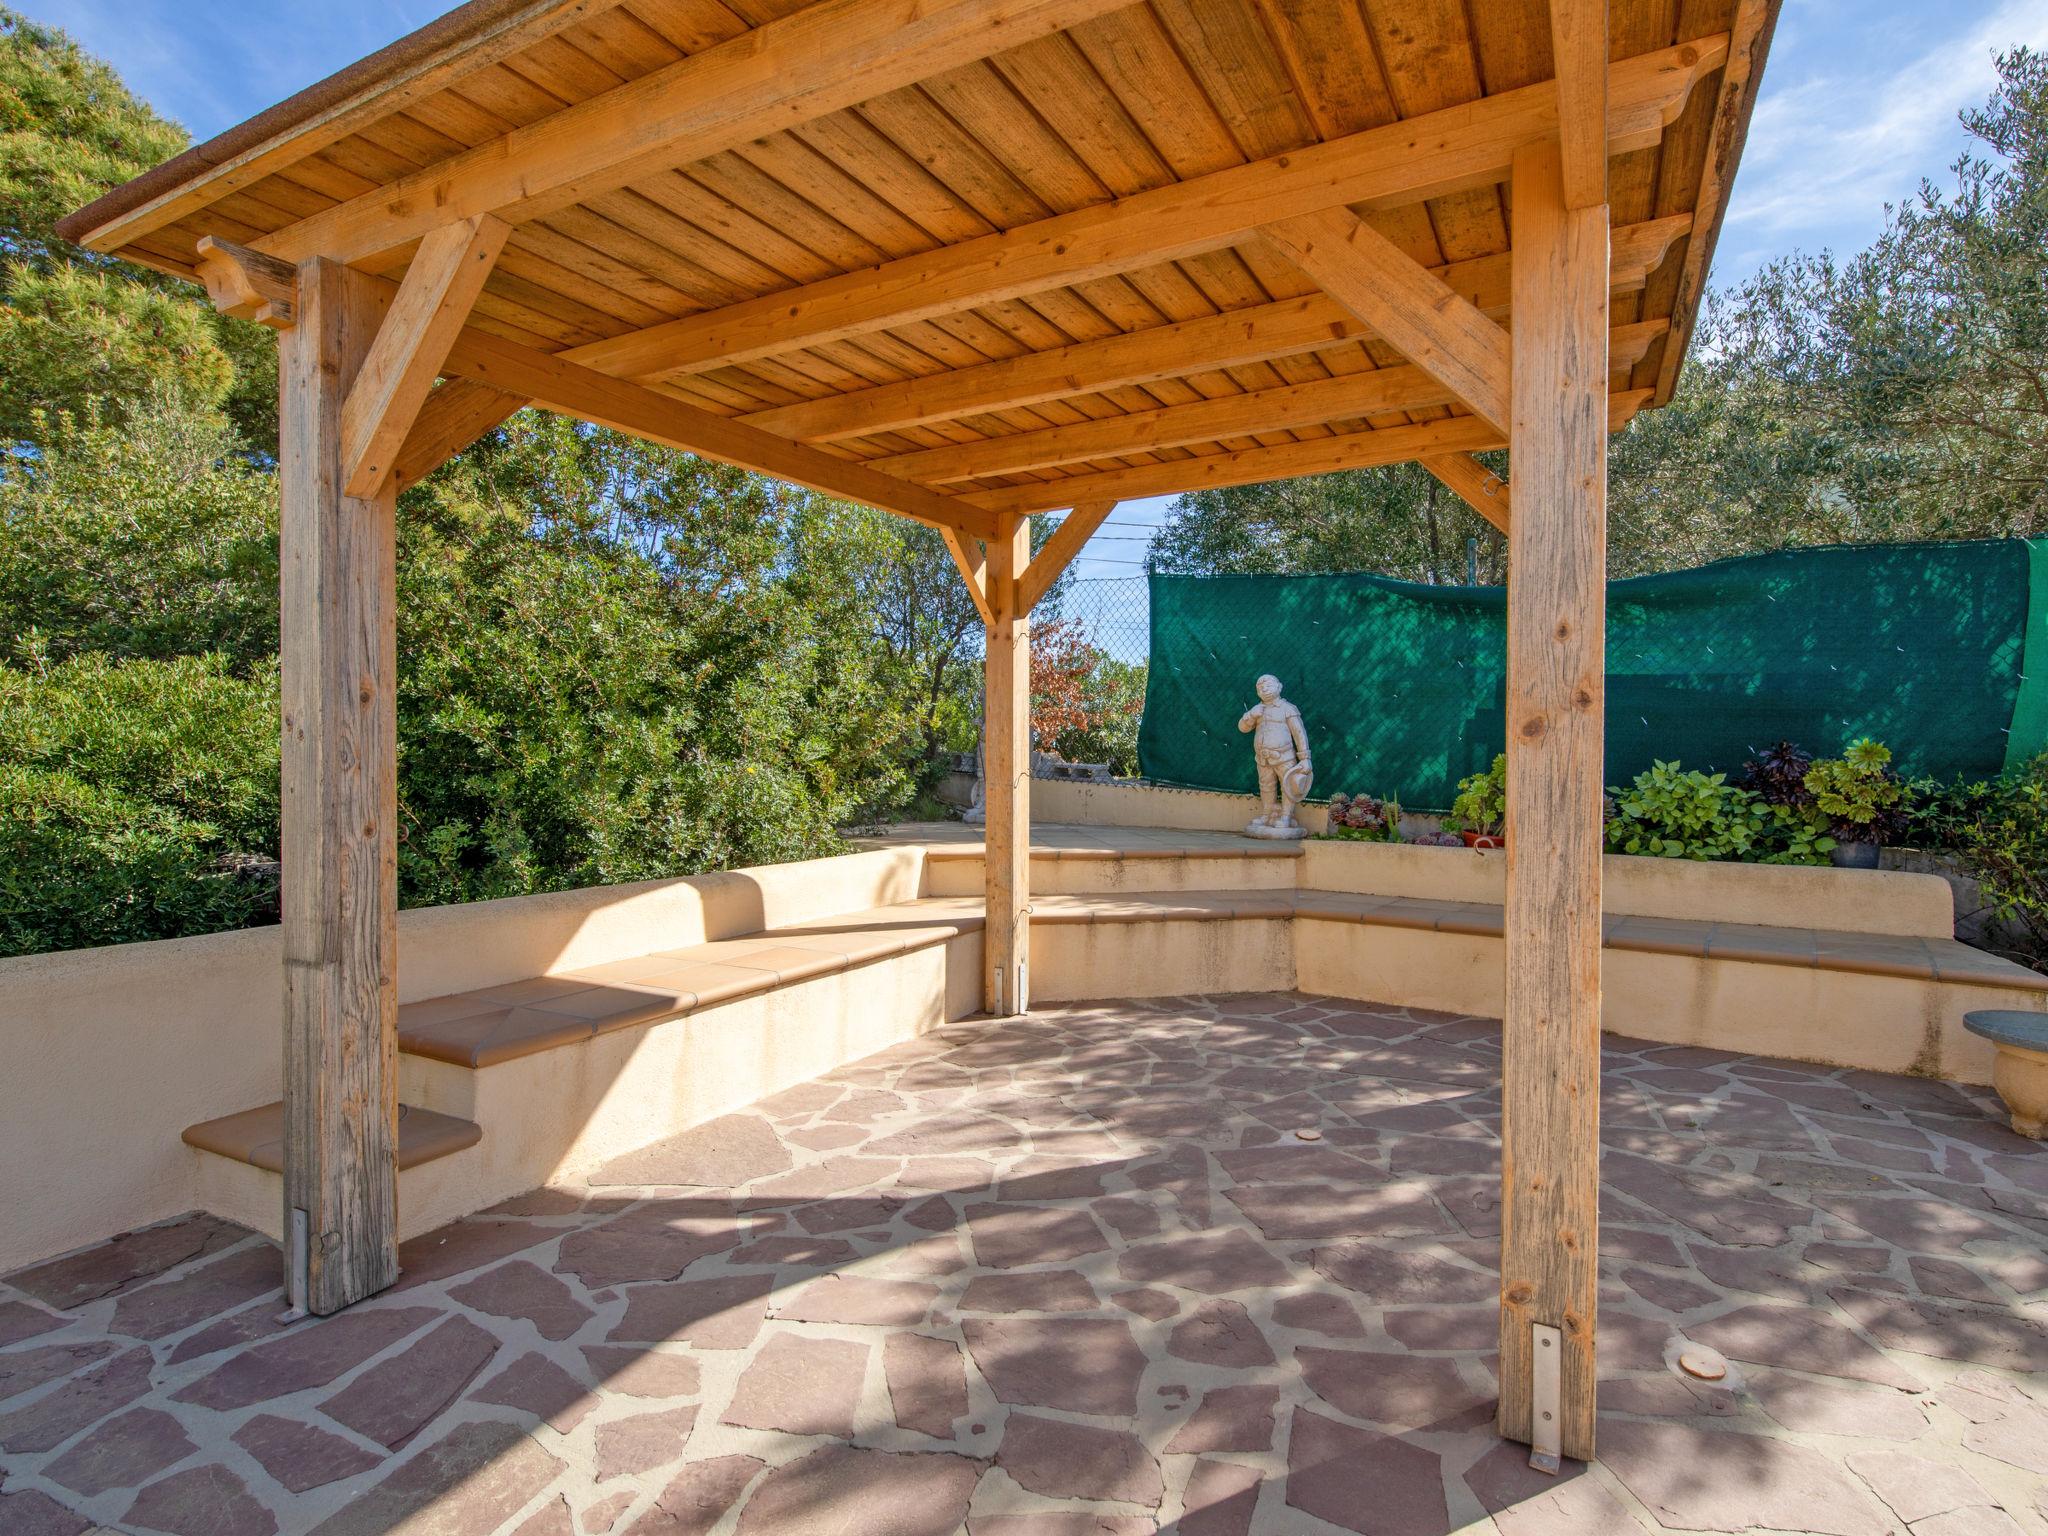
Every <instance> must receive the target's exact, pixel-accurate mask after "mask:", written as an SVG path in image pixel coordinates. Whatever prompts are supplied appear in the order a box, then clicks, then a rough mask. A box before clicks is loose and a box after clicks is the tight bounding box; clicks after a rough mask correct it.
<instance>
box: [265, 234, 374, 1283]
mask: <svg viewBox="0 0 2048 1536" xmlns="http://www.w3.org/2000/svg"><path fill="white" fill-rule="evenodd" d="M387 298H388V290H387V288H386V287H385V285H382V284H378V283H376V282H374V281H373V280H371V279H369V278H365V277H363V276H361V275H360V274H358V273H354V272H350V271H349V270H348V269H347V268H345V267H342V266H340V265H338V264H335V263H332V262H324V261H316V262H310V263H308V264H307V265H306V267H305V268H304V269H303V270H302V271H301V272H300V273H299V274H298V293H297V301H296V308H297V312H298V323H297V324H296V325H295V326H293V327H292V329H290V330H289V331H287V332H286V333H285V334H284V336H283V337H282V338H280V340H279V343H278V350H279V357H280V378H281V381H282V383H281V392H280V400H279V420H280V430H279V443H278V478H279V483H280V488H281V492H282V497H283V509H282V519H281V526H280V535H279V559H280V565H281V568H282V579H281V588H282V593H281V595H282V604H281V610H280V615H279V647H278V649H279V656H280V662H281V680H280V688H281V695H282V704H283V768H282V772H283V779H282V783H283V803H282V823H283V828H282V829H283V845H282V846H283V857H284V879H283V897H282V904H283V912H282V917H283V934H282V937H283V944H284V1119H285V1150H284V1207H285V1209H284V1228H283V1230H284V1232H285V1234H286V1236H287V1240H288V1247H287V1261H286V1269H287V1282H288V1285H289V1286H290V1289H291V1291H292V1294H291V1295H290V1297H289V1302H290V1304H291V1305H294V1306H302V1307H304V1308H305V1309H306V1310H307V1311H309V1312H314V1313H318V1314H325V1313H330V1312H335V1311H339V1310H340V1309H341V1308H342V1307H345V1306H347V1305H348V1304H349V1303H350V1302H354V1301H360V1300H361V1299H362V1298H363V1297H365V1296H369V1295H372V1294H374V1293H375V1292H377V1291H380V1290H382V1289H383V1288H384V1287H385V1286H387V1285H389V1284H391V1282H392V1281H393V1280H395V1279H397V1278H398V780H397V771H398V770H397V765H398V735H397V711H396V704H395V699H396V692H397V668H398V642H397V626H396V603H397V599H396V590H395V589H396V580H397V577H396V569H397V567H396V558H397V557H396V548H397V546H396V526H397V524H396V517H395V509H394V506H393V497H394V496H395V494H396V493H395V492H394V491H393V490H392V489H391V488H390V487H389V486H388V485H387V486H386V487H385V488H384V489H383V490H382V491H380V492H379V493H378V494H377V495H376V496H374V497H369V498H358V497H353V496H350V495H349V494H348V493H347V491H346V490H345V489H344V486H343V480H344V473H343V466H342V439H341V413H342V400H343V397H344V395H345V393H346V391H347V389H348V386H349V384H350V382H351V380H352V379H353V378H354V376H355V374H356V371H357V369H358V368H359V367H360V366H361V365H362V361H363V359H364V358H365V357H366V356H367V355H368V353H369V351H370V346H371V342H372V339H373V338H374V337H375V336H376V334H377V329H378V326H379V324H380V322H381V321H382V319H383V314H384V308H385V304H386V302H387ZM298 1233H304V1234H305V1239H304V1245H303V1248H302V1249H301V1250H300V1254H299V1255H298V1256H296V1257H295V1256H294V1255H293V1252H292V1248H293V1246H295V1245H294V1244H293V1241H292V1240H293V1239H294V1238H295V1235H296V1234H298ZM302 1267H303V1279H300V1278H299V1274H300V1271H301V1268H302Z"/></svg>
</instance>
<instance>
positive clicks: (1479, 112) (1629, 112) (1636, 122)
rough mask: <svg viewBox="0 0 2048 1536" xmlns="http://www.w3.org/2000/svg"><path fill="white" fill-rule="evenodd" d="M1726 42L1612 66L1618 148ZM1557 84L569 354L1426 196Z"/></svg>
mask: <svg viewBox="0 0 2048 1536" xmlns="http://www.w3.org/2000/svg"><path fill="white" fill-rule="evenodd" d="M805 14H808V13H805ZM1726 49H1727V39H1726V38H1725V37H1713V38H1704V39H1701V40H1700V41H1698V42H1693V43H1686V44H1682V45H1680V46H1678V47H1675V48H1665V49H1660V50H1658V51H1656V52H1654V53H1649V54H1644V55H1641V56H1639V57H1637V58H1633V59H1627V60H1624V61H1623V62H1621V63H1619V64H1617V65H1615V66H1614V69H1613V74H1612V81H1611V86H1610V111H1609V119H1608V121H1609V130H1610V132H1609V147H1610V148H1611V149H1613V150H1614V151H1615V152H1616V153H1621V152H1623V151H1626V150H1630V149H1641V148H1646V147H1648V146H1650V145H1652V144H1655V143H1656V142H1657V140H1658V138H1659V137H1661V135H1662V134H1663V131H1664V127H1665V125H1666V124H1667V123H1668V122H1669V121H1670V120H1671V119H1672V118H1674V117H1675V116H1676V115H1677V114H1678V113H1679V112H1680V111H1681V110H1682V109H1683V108H1684V106H1685V103H1686V100H1687V99H1688V98H1689V97H1690V95H1691V94H1692V89H1693V87H1694V86H1695V85H1696V84H1697V83H1698V82H1699V81H1700V79H1701V78H1703V77H1704V76H1705V75H1707V74H1708V73H1710V72H1711V71H1713V70H1714V69H1717V68H1719V66H1720V64H1721V61H1722V58H1723V56H1724V54H1725V53H1726ZM1556 98H1557V93H1556V87H1555V86H1554V85H1553V84H1552V83H1551V82H1548V81H1546V82H1544V83H1542V84H1539V85H1532V86H1525V87H1523V88H1522V89H1520V90H1515V91H1505V92H1502V93H1501V94H1500V95H1497V96H1488V97H1485V98H1483V99H1481V100H1479V101H1475V102H1471V103H1468V104H1466V105H1464V106H1460V107H1452V108H1446V109H1444V110H1442V111H1439V112H1428V113H1424V114H1422V115H1421V116H1418V117H1413V118H1407V119H1404V120H1402V121H1400V122H1397V123H1389V124H1388V125H1386V126H1385V127H1383V128H1369V129H1367V130H1365V131H1364V132H1362V133H1355V134H1351V135H1349V136H1347V137H1345V138H1340V139H1334V140H1332V141H1330V142H1328V143H1325V144H1317V145H1312V146H1310V147H1309V148H1306V149H1301V150H1296V151H1293V152H1291V153H1289V154H1285V155H1276V156H1272V157H1270V158H1268V159H1264V160H1257V161H1253V162H1251V163H1249V164H1246V165H1238V166H1233V167H1231V168H1230V169H1228V170H1222V171H1216V172H1213V173H1211V174H1210V175H1207V176H1198V177H1194V178H1192V179H1190V180H1187V181H1180V182H1174V183H1171V184H1169V185H1167V186H1163V187H1158V188H1155V189H1153V190H1152V191H1149V192H1139V193H1136V194H1134V195H1132V196H1130V197H1126V198H1122V199H1119V200H1118V201H1116V202H1111V203H1099V204H1095V205H1093V206H1091V207H1087V208H1080V209H1076V210H1075V211H1074V212H1072V213H1065V214H1057V215H1054V216H1053V217H1051V218H1048V219H1041V220H1039V221H1038V222H1036V223H1033V224H1025V225H1020V226H1019V227H1017V228H1015V229H1009V230H1004V231H1001V232H1000V233H997V234H991V235H984V236H982V237H981V238H979V239H975V240H968V241H964V242H962V243H959V244H956V245H948V246H944V247H942V248H940V249H939V250H936V251H931V252H928V253H925V254H922V255H917V256H905V257H900V258H898V259H897V260H895V261H891V262H886V263H884V264H883V265H882V266H879V267H875V268H871V269H868V270H864V271H860V272H849V273H845V274H843V275H841V276H838V277H829V278H825V279H823V280H822V281H819V282H816V283H812V284H809V285H807V286H805V287H802V288H798V289H795V290H793V291H789V292H782V293H771V294H765V295H763V296H762V297H760V298H758V299H748V300H745V301H742V302H740V303H737V304H728V305H726V306H724V307H723V308H720V309H715V310H712V311H709V312H707V313H705V314H702V315H692V316H688V317H686V318H684V319H681V320H671V321H666V322H664V323H662V324H660V325H655V326H650V327H647V328H645V329H642V330H638V331H632V332H628V333H627V334H625V335H622V336H616V337H612V338H610V339H609V340H606V341H599V342H592V343H590V344H588V345H586V346H582V347H578V348H576V349H574V350H573V351H572V352H570V353H568V354H567V355H568V356H569V357H570V358H571V359H572V360H573V361H575V362H578V363H581V364H583V365H584V366H586V367H590V368H596V369H599V370H601V371H603V372H606V373H614V374H618V375H620V376H621V377H631V378H658V377H662V376H665V375H668V374H674V373H684V372H690V371H693V370H699V369H704V368H709V367H714V366H718V365H721V364H725V363H733V362H743V361H746V360H748V359H752V358H759V357H768V356H772V355H774V354H776V353H778V352H788V351H792V350H795V349H798V348H802V347H809V346H816V345H818V344H820V343H823V342H828V341H834V340H838V339H841V338H843V337H847V336H853V335H857V334H860V333H862V332H865V331H873V330H880V329H884V328H886V327H889V326H892V325H901V324H904V323H906V322H908V321H913V320H921V319H929V318H932V317H934V316H937V315H943V314H947V313H950V312H952V311H955V310H960V309H966V308H971V307H973V306H975V305H978V304H986V303H990V302H993V301H995V300H999V299H1007V298H1015V297H1017V296H1019V295H1022V294H1027V293H1034V292H1038V291H1041V290H1044V289H1047V288H1054V287H1059V286H1063V285H1066V284H1072V283H1079V282H1085V281H1087V280H1089V279H1092V278H1097V277H1104V276H1108V275H1110V274H1112V273H1116V272H1123V271H1127V270H1129V269H1131V268H1134V267H1142V266H1149V265H1153V264H1156V263H1158V262H1163V261H1173V260H1178V259H1182V258H1186V257H1190V256H1197V255H1201V254H1204V253H1206V252H1210V251H1215V250H1220V249H1222V248H1224V247H1226V246H1231V245H1235V244H1237V243H1239V242H1241V241H1243V240H1245V239H1247V238H1249V237H1250V236H1251V235H1253V234H1254V233H1255V232H1256V231H1257V230H1258V229H1259V227H1260V226H1261V225H1265V224H1271V223H1274V222H1276V221H1278V220H1281V219H1287V218H1291V217H1294V216H1296V215H1299V214H1306V213H1314V212H1317V211H1319V210H1321V209H1324V208H1330V207H1334V206H1337V205H1339V204H1345V203H1349V204H1354V205H1361V206H1365V207H1367V208H1369V209H1374V210H1382V209H1391V208H1396V207H1401V206H1404V205H1407V204H1411V203H1417V202H1421V201H1424V200H1426V199H1428V198H1431V197H1436V196H1439V195H1441V194H1443V193H1446V192H1455V191H1462V190H1465V189H1467V188H1470V187H1475V186H1482V185H1486V184H1488V183H1491V182H1496V181H1499V180H1500V179H1501V178H1502V177H1503V176H1505V175H1506V173H1507V168H1508V161H1509V159H1510V158H1511V156H1512V155H1513V153H1514V151H1515V149H1516V148H1517V147H1518V146H1519V145H1522V144H1531V143H1536V142H1538V141H1540V140H1543V139H1546V138H1550V137H1552V136H1554V135H1555V134H1556V132H1557V99H1556ZM294 227H297V226H294Z"/></svg>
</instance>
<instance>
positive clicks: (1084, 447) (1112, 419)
mask: <svg viewBox="0 0 2048 1536" xmlns="http://www.w3.org/2000/svg"><path fill="white" fill-rule="evenodd" d="M1665 329H1666V322H1665V321H1662V320H1643V321H1638V322H1636V323H1635V324H1632V325H1624V326H1616V327H1615V329H1614V332H1613V335H1612V336H1611V337H1610V338H1609V340H1608V347H1609V351H1610V354H1611V355H1612V358H1613V366H1614V367H1615V369H1616V370H1617V371H1619V370H1622V369H1626V368H1632V367H1634V366H1635V365H1636V364H1637V363H1638V362H1640V361H1641V360H1642V358H1643V356H1644V354H1645V353H1646V352H1647V351H1648V350H1649V347H1650V345H1651V343H1653V342H1654V341H1656V340H1657V338H1658V337H1660V336H1662V335H1663V334H1664V332H1665ZM1453 398H1454V396H1453V394H1452V392H1451V391H1450V390H1449V389H1448V388H1447V387H1445V386H1444V385H1443V384H1440V383H1438V382H1437V381H1436V380H1435V379H1433V378H1431V377H1430V376H1429V375H1428V374H1426V373H1424V372H1423V371H1422V370H1421V369H1420V368H1417V367H1414V366H1412V365H1408V364H1403V365H1401V366H1398V367H1393V368H1380V369H1376V370H1374V371H1372V372H1370V373H1354V374H1345V375H1342V376H1340V377H1338V378H1334V379H1317V380H1314V381H1312V382H1310V383H1307V384H1283V385H1280V386H1278V387H1277V388H1274V389H1260V390H1249V391H1247V392H1245V393H1244V394H1240V395H1224V396H1221V397H1220V398H1218V399H1215V400H1200V401H1196V402H1195V403H1194V404H1192V405H1169V406H1162V407H1160V408H1159V409H1158V410H1152V411H1132V412H1130V413H1128V414H1126V415H1123V416H1107V417H1104V418H1102V419H1101V420H1098V421H1083V422H1076V423H1075V424H1073V425H1072V426H1065V427H1047V428H1044V429H1043V430H1041V431H1037V432H1013V433H1010V434H1008V435H1007V436H1002V437H990V438H984V439H983V440H982V441H980V442H975V443H948V444H947V445H946V446H945V447H943V448H926V449H920V450H919V451H918V452H916V453H903V454H894V455H891V456H889V457H887V458H880V459H869V460H867V463H868V465H869V466H870V467H871V468H874V469H879V470H883V471H886V472H887V473H889V474H892V475H901V476H902V477H903V478H904V479H906V480H916V481H918V482H920V483H921V484H925V485H943V484H946V483H948V482H952V481H960V480H974V479H980V478H984V477H986V476H990V475H1003V474H1020V473H1022V472H1024V471H1026V470H1033V469H1049V468H1052V467H1054V466H1056V465H1060V464H1079V463H1086V462H1087V461H1089V460H1091V459H1112V458H1122V457H1124V456H1126V455H1129V454H1134V453H1156V452H1158V451H1159V450H1161V449H1165V448H1179V447H1185V446H1187V445H1189V444H1191V443H1207V442H1214V441H1218V440H1221V439H1225V438H1234V437H1252V436H1257V435H1262V434H1265V433H1269V432H1283V431H1289V430H1292V429H1295V428H1299V427H1317V426H1325V425H1327V424H1329V423H1330V422H1341V421H1349V420H1353V419H1358V418H1363V417H1370V416H1376V415H1381V414H1384V413H1390V412H1397V411H1414V410H1423V409H1427V408H1429V407H1431V406H1440V405H1446V404H1449V403H1450V402H1451V401H1452V400H1453Z"/></svg>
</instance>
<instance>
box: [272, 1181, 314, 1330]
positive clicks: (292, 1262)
mask: <svg viewBox="0 0 2048 1536" xmlns="http://www.w3.org/2000/svg"><path fill="white" fill-rule="evenodd" d="M312 1244H313V1237H312V1228H311V1225H310V1223H309V1221H308V1219H307V1216H306V1213H305V1211H304V1210H303V1209H302V1208H300V1207H298V1206H294V1207H292V1209H291V1211H290V1212H289V1213H288V1214H287V1218H286V1231H285V1250H284V1263H285V1275H284V1303H285V1310H284V1313H283V1315H282V1316H281V1317H279V1318H278V1321H279V1322H281V1323H295V1322H297V1321H298V1320H299V1319H300V1318H302V1317H304V1316H305V1315H306V1287H307V1285H308V1284H309V1283H310V1282H309V1275H310V1272H311V1270H312Z"/></svg>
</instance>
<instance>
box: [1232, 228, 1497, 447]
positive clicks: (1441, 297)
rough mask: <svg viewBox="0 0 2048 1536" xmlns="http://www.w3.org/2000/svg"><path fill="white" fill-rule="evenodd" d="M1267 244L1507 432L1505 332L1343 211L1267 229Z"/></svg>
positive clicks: (1474, 408)
mask: <svg viewBox="0 0 2048 1536" xmlns="http://www.w3.org/2000/svg"><path fill="white" fill-rule="evenodd" d="M1260 234H1261V235H1263V236H1264V237H1265V239H1266V241H1267V243H1268V244H1270V245H1272V246H1274V247H1275V248H1277V249H1278V250H1279V251H1280V252H1281V253H1282V254H1283V255H1285V256H1286V257H1287V259H1288V260H1289V261H1291V262H1293V263H1294V264H1295V265H1296V266H1297V267H1299V268H1301V270H1302V271H1303V272H1305V273H1307V274H1308V276H1309V277H1311V278H1312V279H1314V280H1315V282H1316V284H1317V286H1319V287H1320V288H1321V289H1322V290H1323V291H1324V292H1325V293H1327V294H1328V295H1329V296H1330V297H1331V298H1333V299H1335V300H1337V301H1338V302H1339V303H1341V304H1342V305H1343V306H1344V307H1345V308H1346V309H1349V310H1350V311H1351V312H1352V313H1353V314H1355V315H1357V316H1358V318H1359V319H1361V320H1363V321H1364V322H1365V323H1366V324H1367V325H1369V326H1371V327H1372V328H1373V330H1374V331H1375V332H1377V333H1378V334H1379V335H1381V336H1383V337H1385V338H1386V340H1387V341H1388V342H1389V343H1391V344H1392V346H1393V347H1394V350H1395V351H1397V352H1399V353H1400V354H1401V355H1402V356H1403V357H1405V358H1407V359H1408V360H1409V361H1410V362H1412V363H1414V364H1415V365H1416V366H1417V367H1418V368H1420V369H1421V370H1422V371H1423V372H1425V373H1427V374H1428V375H1430V377H1432V378H1434V379H1436V380H1438V381H1439V382H1440V383H1442V384H1443V385H1444V386H1445V387H1446V388H1448V389H1449V390H1451V391H1452V393H1453V394H1455V395H1456V396H1457V398H1458V399H1460V400H1462V401H1463V402H1464V403H1465V404H1466V406H1468V407H1469V408H1470V409H1471V411H1472V413H1473V414H1474V415H1475V416H1479V417H1482V418H1484V419H1485V420H1487V421H1490V422H1492V423H1493V424H1494V425H1495V426H1496V427H1498V428H1500V429H1501V430H1502V431H1506V430H1507V420H1508V376H1509V370H1510V365H1511V362H1512V356H1513V353H1512V349H1511V348H1510V346H1509V344H1508V333H1507V332H1506V331H1504V330H1502V329H1501V328H1500V326H1499V325H1497V324H1495V323H1494V322H1493V321H1492V320H1490V319H1488V318H1487V317H1486V315H1485V314H1483V313H1482V312H1481V311H1480V309H1479V307H1478V306H1477V305H1476V304H1474V303H1472V302H1471V300H1469V299H1467V298H1464V297H1463V296H1462V295H1460V294H1459V293H1458V292H1457V290H1456V289H1454V288H1452V287H1451V286H1450V284H1448V283H1446V282H1445V281H1444V280H1443V279H1442V278H1440V277H1438V276H1437V275H1436V274H1435V273H1434V272H1431V271H1429V270H1428V269H1427V268H1426V267H1423V266H1422V265H1421V264H1420V263H1418V262H1416V261H1415V260H1413V259H1412V258H1411V257H1410V256H1409V255H1408V253H1407V252H1405V251H1403V250H1402V249H1401V248H1400V247H1399V246H1398V245H1396V244H1394V242H1393V241H1391V240H1389V239H1388V238H1387V237H1386V236H1385V235H1383V234H1381V233H1380V232H1379V231H1378V230H1376V229H1374V228H1373V227H1372V226H1371V225H1370V224H1368V223H1366V222H1365V221H1364V220H1363V219H1361V218H1359V217H1358V215H1357V214H1355V213H1353V212H1351V211H1350V210H1349V209H1348V208H1326V209H1324V210H1323V211H1322V212H1321V213H1312V214H1307V215H1304V216H1303V217H1301V218H1298V219H1288V220H1285V221H1283V222H1282V223H1278V224H1269V225H1267V226H1266V227H1265V228H1264V229H1262V230H1261V231H1260Z"/></svg>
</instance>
